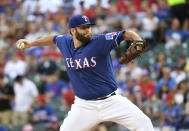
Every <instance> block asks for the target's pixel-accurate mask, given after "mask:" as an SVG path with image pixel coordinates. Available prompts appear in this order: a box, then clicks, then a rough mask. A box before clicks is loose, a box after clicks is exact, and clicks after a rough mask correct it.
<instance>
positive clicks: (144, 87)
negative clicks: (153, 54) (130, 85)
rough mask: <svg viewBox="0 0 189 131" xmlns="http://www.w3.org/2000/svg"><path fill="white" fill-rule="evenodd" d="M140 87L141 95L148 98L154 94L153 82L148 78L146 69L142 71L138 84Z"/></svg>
mask: <svg viewBox="0 0 189 131" xmlns="http://www.w3.org/2000/svg"><path fill="white" fill-rule="evenodd" d="M138 86H139V87H140V88H141V92H142V96H143V97H144V98H148V97H151V96H153V95H154V90H155V83H154V82H153V81H152V80H150V78H149V72H148V71H147V70H143V71H142V77H141V80H140V82H139V84H138Z"/></svg>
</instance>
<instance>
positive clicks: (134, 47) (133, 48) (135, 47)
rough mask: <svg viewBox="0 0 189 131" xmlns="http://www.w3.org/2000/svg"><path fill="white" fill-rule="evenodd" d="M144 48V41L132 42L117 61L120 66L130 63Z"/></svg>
mask: <svg viewBox="0 0 189 131" xmlns="http://www.w3.org/2000/svg"><path fill="white" fill-rule="evenodd" d="M145 48H146V41H142V40H141V41H139V40H134V41H132V43H131V45H130V46H129V48H128V49H127V50H126V51H125V52H124V53H123V55H122V56H121V58H120V59H119V63H120V64H127V63H129V62H130V61H132V60H134V59H135V58H137V57H138V56H140V54H141V53H142V52H143V51H144V49H145Z"/></svg>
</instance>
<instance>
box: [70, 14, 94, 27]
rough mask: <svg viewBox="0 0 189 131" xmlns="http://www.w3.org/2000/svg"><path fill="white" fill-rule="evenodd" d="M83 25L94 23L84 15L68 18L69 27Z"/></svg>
mask: <svg viewBox="0 0 189 131" xmlns="http://www.w3.org/2000/svg"><path fill="white" fill-rule="evenodd" d="M83 25H94V23H91V22H90V20H89V18H88V17H87V16H85V15H75V16H73V17H72V18H71V19H70V22H69V28H75V27H78V26H83Z"/></svg>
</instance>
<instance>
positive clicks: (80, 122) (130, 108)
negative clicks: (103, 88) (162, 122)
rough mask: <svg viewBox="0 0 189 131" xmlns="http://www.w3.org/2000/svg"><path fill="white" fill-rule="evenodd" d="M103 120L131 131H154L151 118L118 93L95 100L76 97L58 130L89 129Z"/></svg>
mask: <svg viewBox="0 0 189 131" xmlns="http://www.w3.org/2000/svg"><path fill="white" fill-rule="evenodd" d="M104 121H112V122H115V123H118V124H120V125H123V126H125V127H127V128H128V129H130V130H131V131H154V129H153V126H152V123H151V120H150V119H149V118H148V117H147V116H146V115H145V114H144V113H143V112H142V111H141V110H140V109H139V108H138V107H137V106H135V105H134V104H133V103H132V102H130V101H129V100H128V99H127V98H125V97H122V96H121V95H118V94H117V95H114V96H111V97H109V98H107V99H105V100H97V101H91V100H83V99H80V98H78V97H76V99H75V103H74V104H73V105H72V107H71V110H70V111H69V112H68V116H67V117H66V118H65V119H64V122H63V124H62V125H61V127H60V131H90V129H91V128H92V127H94V126H95V125H97V124H98V123H100V122H104Z"/></svg>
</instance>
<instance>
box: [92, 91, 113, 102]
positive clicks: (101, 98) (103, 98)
mask: <svg viewBox="0 0 189 131" xmlns="http://www.w3.org/2000/svg"><path fill="white" fill-rule="evenodd" d="M114 95H116V93H115V92H113V93H111V94H109V95H107V96H104V97H100V98H96V99H92V101H97V100H105V99H107V98H109V97H111V96H114Z"/></svg>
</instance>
